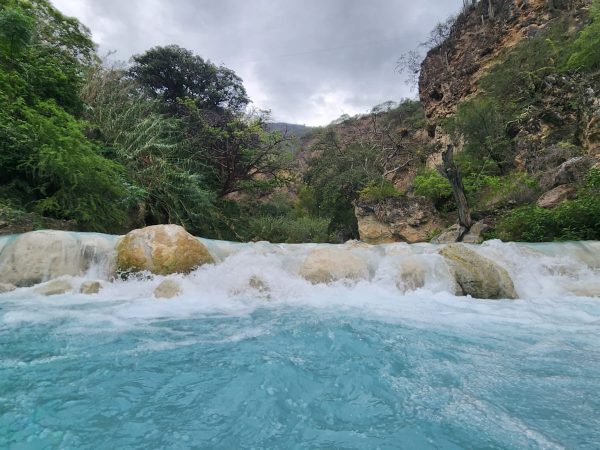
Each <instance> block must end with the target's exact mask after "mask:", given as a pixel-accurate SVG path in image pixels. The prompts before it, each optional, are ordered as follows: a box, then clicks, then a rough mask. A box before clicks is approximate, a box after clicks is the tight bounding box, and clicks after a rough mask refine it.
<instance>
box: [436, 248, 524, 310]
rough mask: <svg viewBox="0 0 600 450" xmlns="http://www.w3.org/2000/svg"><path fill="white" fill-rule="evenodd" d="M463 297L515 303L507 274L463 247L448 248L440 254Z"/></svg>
mask: <svg viewBox="0 0 600 450" xmlns="http://www.w3.org/2000/svg"><path fill="white" fill-rule="evenodd" d="M440 254H441V255H442V256H443V257H444V258H445V260H446V263H447V264H448V266H449V268H450V270H451V271H452V272H453V273H454V276H455V278H456V282H457V283H458V285H459V286H460V287H461V289H462V291H463V294H464V295H470V296H472V297H474V298H481V299H516V298H518V297H517V293H516V291H515V287H514V284H513V281H512V279H511V278H510V275H509V274H508V272H507V271H506V270H505V269H504V268H502V267H500V266H499V265H498V264H496V263H495V262H493V261H492V260H490V259H488V258H485V257H483V256H481V255H479V254H477V253H476V252H475V251H473V250H471V249H470V248H468V247H467V246H465V245H463V244H450V245H447V246H446V247H444V248H443V249H442V250H440Z"/></svg>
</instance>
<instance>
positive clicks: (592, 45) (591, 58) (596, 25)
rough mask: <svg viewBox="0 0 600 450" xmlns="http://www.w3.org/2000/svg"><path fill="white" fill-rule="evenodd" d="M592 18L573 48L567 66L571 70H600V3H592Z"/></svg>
mask: <svg viewBox="0 0 600 450" xmlns="http://www.w3.org/2000/svg"><path fill="white" fill-rule="evenodd" d="M590 18H591V23H590V24H589V25H588V26H587V27H586V28H585V29H584V30H583V31H582V32H581V34H580V35H579V37H578V38H577V40H576V41H575V42H574V43H573V45H572V47H571V51H572V54H571V56H570V57H569V60H568V62H567V64H566V66H567V68H569V69H579V70H587V71H591V70H598V69H600V1H598V0H594V2H593V3H592V7H591V8H590Z"/></svg>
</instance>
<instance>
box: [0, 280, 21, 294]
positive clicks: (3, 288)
mask: <svg viewBox="0 0 600 450" xmlns="http://www.w3.org/2000/svg"><path fill="white" fill-rule="evenodd" d="M15 289H17V287H16V286H15V285H14V284H8V283H0V294H6V293H7V292H12V291H14V290H15Z"/></svg>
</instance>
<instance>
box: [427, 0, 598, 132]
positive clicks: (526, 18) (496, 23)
mask: <svg viewBox="0 0 600 450" xmlns="http://www.w3.org/2000/svg"><path fill="white" fill-rule="evenodd" d="M490 1H491V8H490V6H489V5H490V3H488V1H487V0H486V1H479V2H477V3H475V4H474V5H473V6H471V7H469V8H468V9H466V11H464V12H463V13H461V14H460V15H459V16H458V17H457V19H456V22H455V23H454V25H453V26H452V27H451V30H450V33H449V36H448V37H447V39H446V40H445V41H444V42H443V43H442V44H441V45H439V46H437V47H435V48H432V49H431V50H430V51H429V52H428V53H427V56H426V57H425V59H424V60H423V62H422V64H421V75H420V78H419V97H420V99H421V103H422V104H423V108H424V110H425V115H426V116H427V118H428V119H429V120H430V124H431V125H433V126H435V125H438V124H439V121H440V120H441V119H443V118H445V117H448V116H449V115H451V114H453V113H454V112H455V111H456V106H457V105H458V103H460V102H461V101H462V100H465V99H466V98H468V97H470V96H472V95H473V94H475V93H476V92H477V91H478V83H477V82H478V80H479V79H480V78H481V76H482V75H483V74H485V73H486V72H487V71H488V69H489V68H490V67H491V66H492V65H493V64H494V63H496V62H497V61H498V58H499V56H500V55H502V54H504V53H506V52H507V50H510V48H512V47H514V46H515V45H517V44H518V43H520V42H521V41H523V40H524V39H529V38H533V37H536V36H537V35H539V34H540V33H541V32H542V31H543V29H544V28H545V27H547V26H548V24H550V23H551V21H552V20H553V19H554V18H556V17H557V16H560V15H562V14H567V13H568V14H572V15H573V17H574V22H575V24H574V26H576V25H577V23H579V24H581V23H582V22H583V21H584V19H585V12H586V8H587V7H588V6H589V5H590V4H591V0H571V1H566V0H563V1H558V0H555V1H549V0H490ZM491 11H493V13H492V14H490V12H491ZM433 129H435V128H433ZM433 129H432V130H433ZM432 135H433V132H432Z"/></svg>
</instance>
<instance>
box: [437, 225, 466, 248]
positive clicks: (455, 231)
mask: <svg viewBox="0 0 600 450" xmlns="http://www.w3.org/2000/svg"><path fill="white" fill-rule="evenodd" d="M459 237H460V225H459V224H457V223H455V224H454V225H452V226H451V227H448V228H446V229H445V230H444V231H442V234H440V235H439V236H438V237H436V238H433V239H432V240H431V243H432V244H452V243H454V242H458V238H459Z"/></svg>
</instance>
